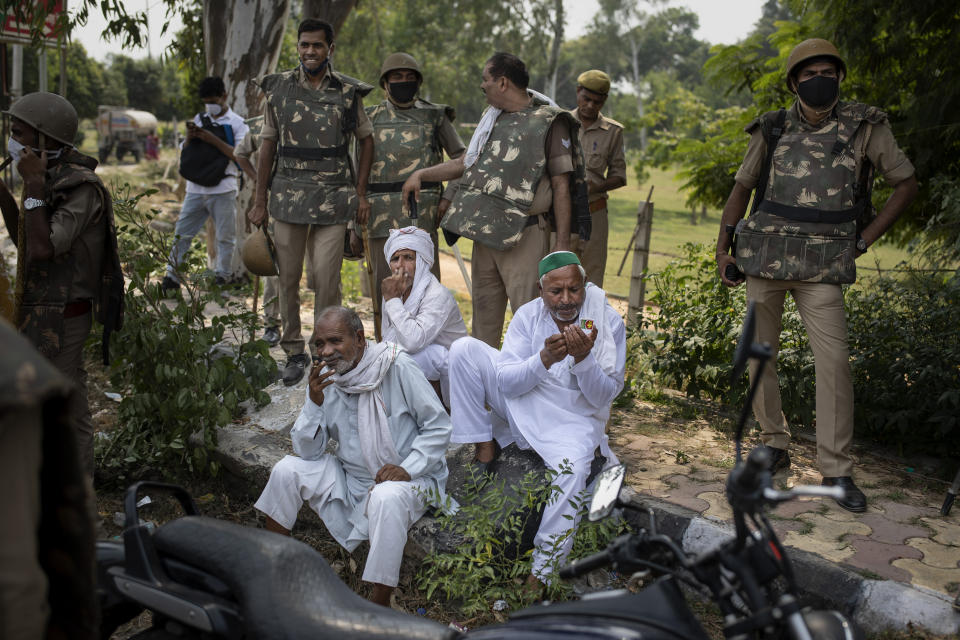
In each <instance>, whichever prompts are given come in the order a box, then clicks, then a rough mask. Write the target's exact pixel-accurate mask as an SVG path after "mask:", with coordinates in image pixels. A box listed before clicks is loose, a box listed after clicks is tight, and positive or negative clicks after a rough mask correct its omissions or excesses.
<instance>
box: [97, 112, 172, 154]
mask: <svg viewBox="0 0 960 640" xmlns="http://www.w3.org/2000/svg"><path fill="white" fill-rule="evenodd" d="M97 111H98V113H97V134H98V136H99V138H100V142H99V153H98V155H99V157H100V162H106V161H107V158H108V157H109V156H110V153H111V152H113V151H114V150H116V151H115V153H116V156H117V161H120V160H122V159H123V156H125V155H126V154H127V153H132V154H133V161H134V162H140V158H142V157H143V151H144V143H145V141H146V137H147V136H148V135H149V134H151V133H156V131H157V118H156V117H155V116H154V115H153V114H152V113H148V112H146V111H138V110H136V109H127V108H126V107H111V106H100V107H97Z"/></svg>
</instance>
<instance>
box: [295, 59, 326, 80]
mask: <svg viewBox="0 0 960 640" xmlns="http://www.w3.org/2000/svg"><path fill="white" fill-rule="evenodd" d="M329 62H330V56H327V59H326V60H324V61H323V62H321V63H320V66H319V67H317V68H316V69H314V70H313V71H311V70H310V69H307V68H306V67H305V66H303V62H301V63H300V68H301V69H303V72H304V73H305V74H307V75H308V76H318V75H320V74H321V73H323V70H324V69H326V68H327V63H329Z"/></svg>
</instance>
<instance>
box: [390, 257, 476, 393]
mask: <svg viewBox="0 0 960 640" xmlns="http://www.w3.org/2000/svg"><path fill="white" fill-rule="evenodd" d="M426 275H427V276H429V283H428V284H427V287H426V290H425V292H424V295H423V299H422V300H421V301H420V306H419V307H418V308H417V309H416V311H415V312H413V313H411V312H410V311H408V310H407V309H405V308H404V305H403V301H402V300H401V299H400V298H391V299H390V300H387V301H386V302H384V304H383V313H384V314H385V316H386V317H387V318H389V320H390V322H391V323H392V324H393V325H394V327H395V329H396V335H392V337H391V339H392V341H393V342H396V343H397V344H399V345H400V346H401V347H403V348H404V350H405V351H406V352H407V353H409V354H410V356H411V357H412V358H413V359H414V361H415V362H416V363H417V364H418V365H419V366H420V369H421V370H422V371H423V374H424V375H425V376H426V377H427V380H439V381H440V386H441V388H442V390H443V395H444V397H445V398H448V397H449V394H448V389H449V376H448V368H447V352H448V351H449V349H450V345H451V344H453V343H454V341H456V340H458V339H460V338H463V337H464V336H466V335H467V326H466V325H465V324H464V322H463V316H462V315H461V314H460V307H458V306H457V301H456V300H455V299H454V297H453V294H452V293H450V290H449V289H447V288H446V287H445V286H443V285H442V284H440V281H439V280H437V278H436V277H435V276H434V275H433V274H432V273H429V272H427V274H426ZM384 339H386V338H384Z"/></svg>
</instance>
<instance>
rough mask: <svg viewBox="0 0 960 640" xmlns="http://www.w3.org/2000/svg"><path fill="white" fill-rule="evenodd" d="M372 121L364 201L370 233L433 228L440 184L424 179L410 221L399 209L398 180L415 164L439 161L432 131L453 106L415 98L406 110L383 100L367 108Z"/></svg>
mask: <svg viewBox="0 0 960 640" xmlns="http://www.w3.org/2000/svg"><path fill="white" fill-rule="evenodd" d="M367 115H368V116H369V117H370V122H371V123H372V124H373V136H374V142H373V165H372V166H371V167H370V182H369V184H368V185H367V199H368V200H369V201H370V223H369V227H368V228H369V229H370V237H371V238H386V237H387V236H388V235H390V229H399V228H400V227H406V226H408V225H416V226H418V227H420V228H421V229H423V230H425V231H427V232H429V233H433V232H435V231H436V230H437V206H438V205H439V203H440V186H441V185H440V183H439V182H424V183H423V184H422V185H421V187H420V203H419V205H418V207H417V208H418V216H417V219H416V220H413V219H410V218H408V217H407V216H406V214H404V213H403V212H402V208H403V206H402V197H401V191H402V190H403V183H404V181H406V179H407V178H409V177H410V175H411V174H412V173H413V172H414V171H416V170H417V169H423V168H424V167H432V166H433V165H435V164H440V163H441V162H443V150H442V149H441V148H440V139H439V137H438V132H439V130H440V125H441V124H442V123H443V118H449V119H450V120H453V108H452V107H448V106H446V105H440V104H436V105H435V104H430V103H429V102H426V101H425V100H417V102H416V104H415V105H414V106H413V107H412V108H410V109H398V108H397V107H395V106H394V105H393V104H392V103H391V102H390V101H389V100H384V101H383V102H381V103H380V104H378V105H374V106H371V107H367Z"/></svg>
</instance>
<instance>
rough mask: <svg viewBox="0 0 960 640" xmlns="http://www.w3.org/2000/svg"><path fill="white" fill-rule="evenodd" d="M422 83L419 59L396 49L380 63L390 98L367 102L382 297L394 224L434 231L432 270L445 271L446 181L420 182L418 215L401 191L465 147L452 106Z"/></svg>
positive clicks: (374, 255)
mask: <svg viewBox="0 0 960 640" xmlns="http://www.w3.org/2000/svg"><path fill="white" fill-rule="evenodd" d="M421 84H423V74H421V73H420V65H419V64H417V61H416V59H415V58H414V57H413V56H411V55H410V54H408V53H391V54H390V55H389V56H387V58H386V59H385V60H384V61H383V66H382V67H381V69H380V86H381V87H382V88H383V90H384V92H386V94H387V99H386V100H384V101H383V102H381V103H380V104H378V105H375V106H371V107H367V115H368V116H369V117H370V122H371V123H372V124H373V137H374V141H375V142H374V156H373V166H372V167H371V168H370V183H369V184H368V185H367V197H368V199H369V200H370V224H369V225H368V229H369V232H370V254H371V255H369V256H367V259H368V260H372V262H373V270H374V276H375V278H374V280H375V282H376V287H377V290H376V291H375V292H374V296H375V299H376V300H380V299H381V297H382V293H381V283H382V282H383V279H384V278H386V277H388V276H390V266H389V264H387V261H386V260H385V259H384V256H383V247H384V245H385V244H386V242H387V238H388V236H389V235H390V229H400V228H402V227H407V226H411V225H414V226H417V227H420V228H421V229H424V230H425V231H427V232H428V233H430V237H431V239H432V240H433V246H434V254H435V255H434V261H433V268H432V271H433V275H435V276H437V278H439V277H440V260H439V255H438V253H437V204H438V203H439V201H440V193H441V186H442V185H441V184H440V183H439V182H432V183H423V184H422V185H421V189H420V202H419V204H418V206H417V217H416V219H411V218H409V217H408V212H407V210H406V208H405V207H404V206H403V203H402V202H401V200H400V192H401V190H402V188H403V182H404V181H405V180H406V179H407V178H408V177H410V174H412V173H413V172H414V171H416V170H417V169H423V168H425V167H432V166H433V165H435V164H439V163H441V162H443V153H444V151H446V153H447V155H448V156H449V157H450V158H459V157H460V156H461V155H463V152H464V150H465V147H464V145H463V141H462V140H460V135H459V134H458V133H457V130H456V129H454V127H453V118H454V111H453V107H448V106H447V105H443V104H432V103H430V102H428V101H426V100H424V99H423V98H418V97H417V93H418V92H419V90H420V85H421Z"/></svg>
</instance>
